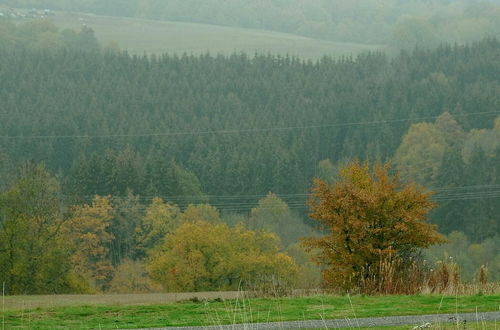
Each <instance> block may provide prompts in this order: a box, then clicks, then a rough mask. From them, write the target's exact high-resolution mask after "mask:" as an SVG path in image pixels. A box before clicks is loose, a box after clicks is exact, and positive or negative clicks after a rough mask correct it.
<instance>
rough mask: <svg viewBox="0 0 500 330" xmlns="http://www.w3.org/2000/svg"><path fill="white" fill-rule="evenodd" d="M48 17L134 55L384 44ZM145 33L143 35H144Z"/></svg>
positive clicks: (291, 51) (324, 51) (312, 50)
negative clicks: (88, 30)
mask: <svg viewBox="0 0 500 330" xmlns="http://www.w3.org/2000/svg"><path fill="white" fill-rule="evenodd" d="M51 20H52V21H53V22H54V23H55V24H56V25H57V26H59V27H60V28H71V29H75V30H78V29H80V28H81V26H82V24H86V25H87V26H89V27H91V28H92V29H93V30H94V31H95V34H96V37H97V38H98V40H99V41H100V42H101V44H103V45H106V44H108V43H109V42H112V41H114V42H117V43H118V45H119V46H120V47H121V48H122V49H124V50H127V51H129V52H130V53H132V54H144V53H149V54H152V53H155V54H162V53H170V54H173V53H176V54H182V53H187V54H203V53H207V52H210V53H211V54H226V55H228V54H231V53H239V52H245V53H248V54H253V53H264V54H266V53H270V54H279V55H282V56H285V55H287V54H288V55H290V56H299V57H301V58H310V59H316V58H320V57H322V56H325V55H326V56H341V55H355V54H358V53H360V52H363V51H368V50H375V49H382V48H383V47H382V46H376V45H363V44H354V43H341V42H332V41H326V40H317V39H312V38H307V37H302V36H297V35H293V34H287V33H279V32H272V31H265V30H256V29H245V28H235V27H223V26H216V25H208V24H196V23H182V22H165V21H154V20H146V19H134V18H123V17H121V18H119V17H109V16H98V15H91V14H71V13H62V12H59V13H57V15H56V16H54V17H51ZM145 36H147V37H145Z"/></svg>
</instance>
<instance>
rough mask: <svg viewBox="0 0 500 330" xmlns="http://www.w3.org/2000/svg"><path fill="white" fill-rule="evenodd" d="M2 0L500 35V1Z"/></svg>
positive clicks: (197, 18)
mask: <svg viewBox="0 0 500 330" xmlns="http://www.w3.org/2000/svg"><path fill="white" fill-rule="evenodd" d="M0 4H7V5H10V6H12V7H24V8H33V7H35V8H38V9H45V8H49V9H53V10H63V11H74V12H91V13H94V14H99V15H108V16H117V17H137V18H148V19H157V20H168V21H177V22H191V23H203V24H215V25H220V26H232V27H244V28H252V29H264V30H272V31H279V32H286V33H292V34H297V35H302V36H306V37H312V38H317V39H325V40H333V41H341V42H357V43H367V44H391V45H393V46H395V47H408V46H409V47H413V46H414V45H415V44H418V45H425V46H428V45H429V46H434V45H435V44H436V43H439V42H441V41H448V42H459V43H463V42H469V41H471V40H475V39H476V40H477V39H480V38H482V37H484V36H485V35H487V36H496V37H500V23H499V22H500V6H499V5H498V4H499V1H498V0H495V1H492V0H489V1H479V0H426V1H422V0H370V1H366V0H265V1H262V0H261V1H248V0H0Z"/></svg>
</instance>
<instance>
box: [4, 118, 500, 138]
mask: <svg viewBox="0 0 500 330" xmlns="http://www.w3.org/2000/svg"><path fill="white" fill-rule="evenodd" d="M493 114H500V111H483V112H472V113H465V114H452V116H453V117H469V116H485V115H493ZM439 117H440V116H427V117H416V118H400V119H388V120H375V121H360V122H344V123H332V124H323V125H304V126H284V127H268V128H247V129H225V130H206V131H178V132H163V133H141V134H104V135H12V136H9V135H3V136H0V138H2V139H28V140H31V139H111V138H139V137H169V136H185V135H212V134H216V135H217V134H239V133H259V132H272V131H290V130H306V129H315V128H334V127H349V126H371V125H381V124H392V123H401V122H412V121H425V120H431V119H437V118H439Z"/></svg>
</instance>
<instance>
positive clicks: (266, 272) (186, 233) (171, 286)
mask: <svg viewBox="0 0 500 330" xmlns="http://www.w3.org/2000/svg"><path fill="white" fill-rule="evenodd" d="M148 271H149V273H150V276H151V277H152V278H153V279H154V280H156V281H158V282H159V283H160V284H161V285H162V286H163V287H164V288H165V289H166V290H168V291H206V290H235V289H238V288H239V287H240V285H243V286H247V287H248V286H249V285H252V286H254V287H255V286H259V285H262V286H264V285H269V282H270V281H273V284H276V285H277V286H278V285H279V286H282V287H289V286H291V284H292V282H293V281H294V280H295V276H296V275H297V272H298V268H297V265H296V264H295V262H294V261H293V260H292V259H291V258H290V257H289V256H288V255H286V254H284V253H280V252H279V239H278V238H277V236H276V235H274V234H272V233H269V232H255V231H251V230H247V229H245V228H244V227H242V226H237V227H236V228H230V227H229V226H227V225H226V224H223V223H210V222H207V221H191V222H186V223H183V224H182V225H181V226H180V227H179V228H178V229H177V230H176V231H175V232H174V233H173V234H171V235H168V236H167V237H166V240H165V242H164V244H163V245H162V246H161V249H160V251H158V252H157V253H156V254H154V255H153V256H152V258H151V260H150V263H149V265H148Z"/></svg>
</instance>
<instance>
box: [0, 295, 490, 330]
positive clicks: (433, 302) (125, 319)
mask: <svg viewBox="0 0 500 330" xmlns="http://www.w3.org/2000/svg"><path fill="white" fill-rule="evenodd" d="M141 296H142V297H143V298H141V299H142V300H143V301H144V298H146V297H147V295H141ZM103 297H105V296H102V297H100V298H98V300H97V301H101V302H102V301H104V299H103ZM154 297H155V295H153V296H152V300H151V301H152V304H151V305H136V306H117V305H113V304H115V303H116V302H112V301H113V300H109V302H110V303H111V305H102V304H101V305H99V304H97V303H92V302H90V301H87V304H86V305H85V306H68V307H54V308H50V307H48V308H46V307H43V308H34V309H33V308H32V309H27V308H26V309H21V310H19V309H18V310H12V309H7V310H6V311H5V312H4V316H5V324H6V327H7V328H9V327H22V326H29V327H34V328H55V327H69V328H80V329H90V328H138V327H162V326H187V325H198V326H206V325H220V324H234V323H246V322H251V323H253V322H280V321H300V320H313V319H345V318H349V319H355V318H363V317H380V316H397V315H423V314H438V313H465V312H469V313H470V312H472V313H474V312H476V311H478V312H487V311H498V310H499V308H500V306H499V305H500V296H499V295H491V296H457V297H452V296H448V297H442V296H437V295H428V296H380V297H373V296H354V297H351V298H349V297H339V296H325V295H323V296H313V297H298V298H281V299H238V300H234V299H233V300H221V299H214V300H205V301H203V300H201V301H189V300H188V301H184V302H179V303H173V304H158V302H157V301H155V300H154V299H155V298H154ZM8 299H9V300H10V304H12V301H13V300H16V299H17V300H22V299H25V298H23V297H10V298H8ZM42 299H45V301H47V304H51V302H50V301H52V303H53V301H57V300H58V299H60V297H59V296H53V297H51V298H50V299H49V298H47V297H44V298H42ZM65 299H67V298H63V300H65ZM121 299H123V303H124V304H126V303H127V302H130V301H134V299H135V298H134V297H133V296H128V297H127V296H126V295H123V296H121ZM80 302H81V303H83V301H80ZM499 321H500V320H499ZM393 329H398V328H393Z"/></svg>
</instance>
